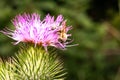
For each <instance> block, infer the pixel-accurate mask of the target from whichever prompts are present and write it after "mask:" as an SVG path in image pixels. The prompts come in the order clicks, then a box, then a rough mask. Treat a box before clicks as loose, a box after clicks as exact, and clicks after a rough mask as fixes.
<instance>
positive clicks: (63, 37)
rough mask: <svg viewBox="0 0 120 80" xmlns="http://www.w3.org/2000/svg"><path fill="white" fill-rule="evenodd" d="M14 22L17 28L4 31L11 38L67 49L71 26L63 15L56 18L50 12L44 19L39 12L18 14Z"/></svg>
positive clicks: (45, 46)
mask: <svg viewBox="0 0 120 80" xmlns="http://www.w3.org/2000/svg"><path fill="white" fill-rule="evenodd" d="M12 23H13V25H14V27H15V30H9V31H3V33H4V34H7V35H8V36H9V37H10V38H12V39H14V40H15V41H16V43H15V44H18V43H19V42H29V43H34V44H35V45H41V46H43V47H44V48H45V49H47V47H48V46H54V47H56V48H59V49H65V47H66V44H67V43H68V42H67V39H68V36H70V34H67V32H68V31H69V30H70V29H71V27H67V26H66V21H65V20H64V19H63V16H62V15H59V16H58V17H57V18H56V19H55V18H54V16H50V15H49V14H48V15H47V16H46V17H45V18H44V19H43V20H41V19H40V16H39V14H37V13H33V14H26V13H24V14H22V15H17V16H16V17H15V18H14V19H13V20H12Z"/></svg>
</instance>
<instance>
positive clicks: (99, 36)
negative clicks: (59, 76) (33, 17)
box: [0, 0, 120, 80]
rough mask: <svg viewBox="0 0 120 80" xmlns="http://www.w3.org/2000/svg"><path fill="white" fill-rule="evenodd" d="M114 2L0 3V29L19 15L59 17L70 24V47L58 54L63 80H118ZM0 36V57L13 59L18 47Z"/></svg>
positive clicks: (118, 15)
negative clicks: (61, 64) (62, 70)
mask: <svg viewBox="0 0 120 80" xmlns="http://www.w3.org/2000/svg"><path fill="white" fill-rule="evenodd" d="M119 3H120V2H119V1H117V0H0V29H1V30H2V29H4V28H5V27H7V28H13V25H12V23H11V20H12V19H13V18H14V16H15V15H17V14H19V13H24V12H29V13H33V12H36V13H39V14H41V18H43V17H45V15H46V14H48V13H50V14H51V15H54V16H55V17H56V16H57V15H59V14H62V15H63V16H64V18H65V19H66V20H67V25H72V26H73V29H72V30H71V31H70V32H69V33H72V37H71V38H72V39H73V40H74V41H73V43H72V44H76V43H78V44H79V45H78V46H74V47H69V48H67V50H66V51H58V53H59V54H60V55H61V56H63V58H64V60H65V67H66V68H67V69H68V76H67V79H66V80H120V12H119V6H120V4H119ZM12 42H14V41H13V40H12V39H10V38H8V37H7V36H5V35H3V34H2V33H0V55H1V57H3V58H6V57H8V56H12V55H13V54H14V53H15V52H16V51H17V50H18V46H19V45H17V46H14V45H13V44H12Z"/></svg>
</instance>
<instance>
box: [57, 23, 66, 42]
mask: <svg viewBox="0 0 120 80" xmlns="http://www.w3.org/2000/svg"><path fill="white" fill-rule="evenodd" d="M66 32H67V31H66V21H64V22H63V23H62V27H61V29H60V31H59V38H60V40H62V41H63V42H65V41H66V40H67V37H68V35H67V33H66Z"/></svg>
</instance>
